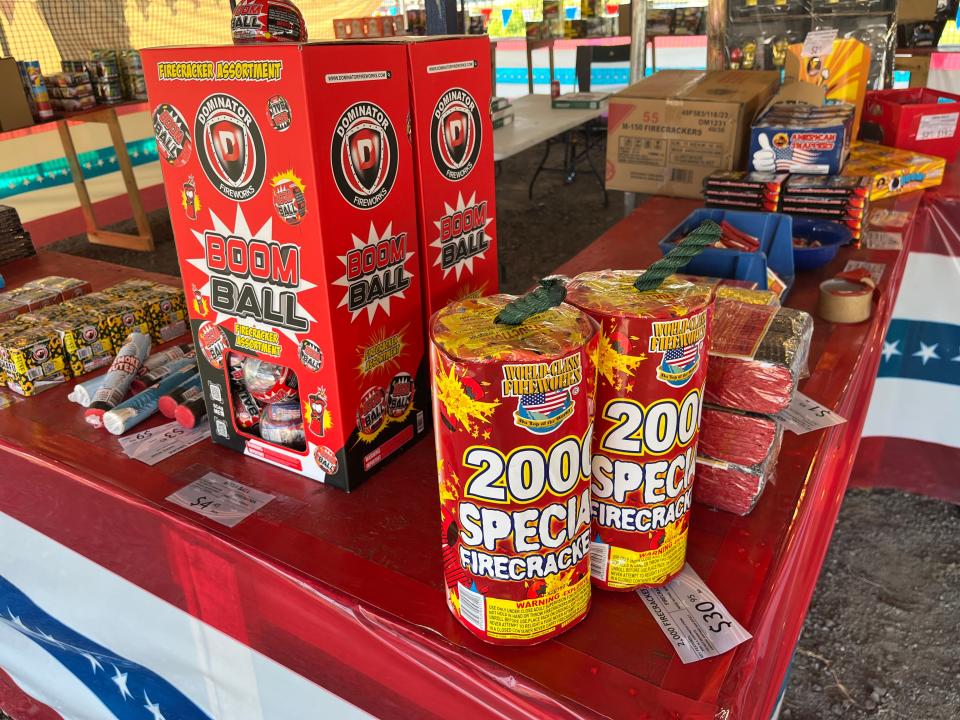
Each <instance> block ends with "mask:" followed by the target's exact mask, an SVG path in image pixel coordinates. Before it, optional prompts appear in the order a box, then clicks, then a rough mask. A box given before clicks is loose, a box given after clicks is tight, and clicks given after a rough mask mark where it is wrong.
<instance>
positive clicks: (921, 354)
mask: <svg viewBox="0 0 960 720" xmlns="http://www.w3.org/2000/svg"><path fill="white" fill-rule="evenodd" d="M939 344H940V343H934V344H933V345H927V344H926V343H925V342H921V343H920V349H919V350H917V351H916V352H915V353H913V357H918V358H920V360H921V361H922V362H923V364H924V365H926V364H927V360H939V359H940V356H939V355H937V346H938V345H939Z"/></svg>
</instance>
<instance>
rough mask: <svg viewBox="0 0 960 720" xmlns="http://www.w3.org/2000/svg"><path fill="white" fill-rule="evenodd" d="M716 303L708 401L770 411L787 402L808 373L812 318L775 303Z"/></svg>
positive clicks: (708, 377)
mask: <svg viewBox="0 0 960 720" xmlns="http://www.w3.org/2000/svg"><path fill="white" fill-rule="evenodd" d="M716 305H717V307H716V314H715V317H714V333H713V343H712V344H711V346H710V365H709V372H708V375H707V387H706V400H707V402H709V403H712V404H715V405H721V406H723V407H727V408H735V409H737V410H744V411H747V412H754V413H761V414H767V415H770V414H774V413H776V412H779V411H780V410H782V409H784V408H785V407H787V406H788V405H789V404H790V401H791V400H792V399H793V393H794V391H795V390H796V387H797V381H798V380H799V379H800V377H801V376H803V375H804V374H806V365H807V355H808V353H809V351H810V340H811V338H812V336H813V318H812V317H811V316H810V315H809V314H808V313H805V312H803V311H802V310H794V309H793V308H786V307H776V306H774V305H756V304H751V303H743V302H737V301H735V300H729V299H720V300H718V301H717V304H716Z"/></svg>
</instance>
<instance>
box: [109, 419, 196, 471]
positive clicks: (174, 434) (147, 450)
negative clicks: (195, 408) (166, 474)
mask: <svg viewBox="0 0 960 720" xmlns="http://www.w3.org/2000/svg"><path fill="white" fill-rule="evenodd" d="M208 437H210V426H209V425H207V424H206V423H203V424H202V425H200V426H199V427H195V428H190V429H187V428H185V427H182V426H181V425H180V424H179V423H178V422H176V421H173V422H168V423H167V424H165V425H158V426H157V427H155V428H149V429H148V430H141V431H139V432H136V433H133V434H132V435H126V436H124V437H122V438H120V447H122V448H123V454H124V455H126V456H127V457H128V458H131V459H133V460H139V461H140V462H142V463H146V464H147V465H156V464H157V463H158V462H160V461H161V460H166V459H167V458H168V457H170V456H171V455H176V454H177V453H178V452H180V451H181V450H184V449H186V448H188V447H190V446H191V445H196V444H197V443H198V442H200V441H201V440H204V439H205V438H208Z"/></svg>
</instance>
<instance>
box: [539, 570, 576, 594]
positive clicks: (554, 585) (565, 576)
mask: <svg viewBox="0 0 960 720" xmlns="http://www.w3.org/2000/svg"><path fill="white" fill-rule="evenodd" d="M575 569H576V568H570V569H569V570H564V571H563V572H559V573H557V574H556V575H547V576H546V577H544V578H543V582H544V583H546V586H547V589H546V592H545V593H544V595H555V594H556V593H558V592H560V591H562V590H566V589H567V588H568V587H570V585H571V582H572V580H573V571H574V570H575Z"/></svg>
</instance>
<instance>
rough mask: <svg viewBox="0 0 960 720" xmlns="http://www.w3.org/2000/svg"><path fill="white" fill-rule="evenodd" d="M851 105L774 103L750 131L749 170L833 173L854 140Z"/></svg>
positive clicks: (844, 158) (839, 166) (843, 160)
mask: <svg viewBox="0 0 960 720" xmlns="http://www.w3.org/2000/svg"><path fill="white" fill-rule="evenodd" d="M853 116H854V107H853V106H852V105H848V104H843V103H841V104H837V105H823V106H816V105H808V104H806V103H785V102H773V103H771V104H770V105H768V106H767V107H766V109H765V110H764V111H763V112H762V113H761V114H760V116H759V117H758V118H757V119H756V120H755V121H754V123H753V127H752V129H751V131H750V155H749V157H750V169H751V170H755V171H758V172H768V173H772V172H789V173H800V174H809V175H835V174H838V173H839V172H840V170H841V169H842V168H843V164H844V162H845V161H846V159H847V155H848V154H849V152H850V143H851V141H852V139H853Z"/></svg>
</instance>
